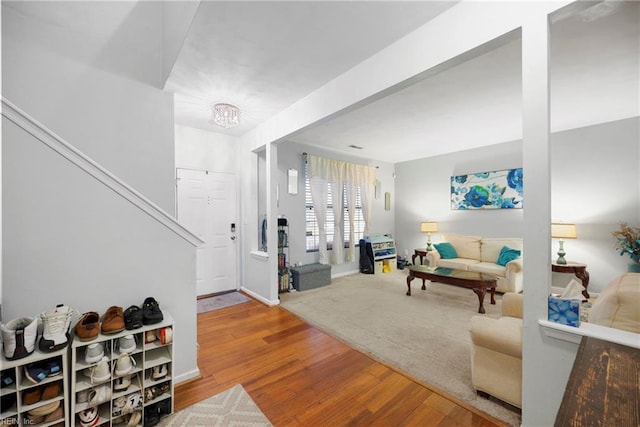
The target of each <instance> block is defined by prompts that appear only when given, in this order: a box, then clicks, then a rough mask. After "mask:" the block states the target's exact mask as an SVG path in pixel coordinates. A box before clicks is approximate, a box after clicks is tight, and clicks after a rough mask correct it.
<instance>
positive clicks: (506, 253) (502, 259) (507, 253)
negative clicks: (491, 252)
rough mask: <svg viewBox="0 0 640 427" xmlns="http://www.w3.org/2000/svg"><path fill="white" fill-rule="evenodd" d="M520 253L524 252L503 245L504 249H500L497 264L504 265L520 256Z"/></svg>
mask: <svg viewBox="0 0 640 427" xmlns="http://www.w3.org/2000/svg"><path fill="white" fill-rule="evenodd" d="M520 254H522V252H521V251H519V250H518V249H511V248H510V247H508V246H503V247H502V249H500V255H498V259H497V260H496V264H498V265H501V266H503V267H504V266H505V265H507V263H508V262H510V261H513V260H514V259H517V258H520Z"/></svg>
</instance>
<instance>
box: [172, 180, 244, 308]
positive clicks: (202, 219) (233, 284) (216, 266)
mask: <svg viewBox="0 0 640 427" xmlns="http://www.w3.org/2000/svg"><path fill="white" fill-rule="evenodd" d="M177 178H178V183H177V188H178V190H177V192H178V196H177V199H178V208H177V211H178V214H177V217H178V221H179V222H180V224H182V225H184V226H185V227H186V228H188V229H189V230H190V231H191V232H192V233H194V234H195V235H196V236H198V237H199V238H201V239H202V240H203V241H204V242H205V243H204V244H203V245H202V246H200V247H199V248H198V250H197V257H196V288H197V294H198V296H201V295H208V294H213V293H218V292H224V291H230V290H236V289H238V278H237V277H238V251H237V247H236V244H237V243H236V242H237V240H236V229H235V227H237V199H236V177H235V175H232V174H227V173H218V172H207V171H199V170H190V169H178V170H177Z"/></svg>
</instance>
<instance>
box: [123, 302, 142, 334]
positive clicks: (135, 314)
mask: <svg viewBox="0 0 640 427" xmlns="http://www.w3.org/2000/svg"><path fill="white" fill-rule="evenodd" d="M142 319H143V313H142V309H141V308H140V307H138V306H137V305H132V306H131V307H129V308H127V309H126V310H125V311H124V326H125V328H127V330H131V329H138V328H142Z"/></svg>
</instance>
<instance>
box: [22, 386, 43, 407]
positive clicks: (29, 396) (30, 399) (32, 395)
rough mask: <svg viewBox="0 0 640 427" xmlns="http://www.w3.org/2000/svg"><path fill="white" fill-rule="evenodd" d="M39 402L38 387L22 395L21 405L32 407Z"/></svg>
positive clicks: (40, 391)
mask: <svg viewBox="0 0 640 427" xmlns="http://www.w3.org/2000/svg"><path fill="white" fill-rule="evenodd" d="M40 400H42V389H41V388H40V387H38V388H34V389H32V390H27V391H25V392H24V393H22V404H23V405H33V404H34V403H36V402H40Z"/></svg>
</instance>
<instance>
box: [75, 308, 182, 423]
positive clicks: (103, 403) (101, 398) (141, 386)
mask: <svg viewBox="0 0 640 427" xmlns="http://www.w3.org/2000/svg"><path fill="white" fill-rule="evenodd" d="M163 315H164V320H163V321H162V322H159V323H156V324H153V325H145V326H143V327H141V328H138V329H133V330H124V331H122V332H118V333H115V334H110V335H105V334H99V335H98V337H97V338H95V339H93V340H90V341H81V340H80V339H79V338H78V337H75V338H74V340H73V342H72V343H71V351H70V353H71V369H70V370H71V376H70V378H71V380H70V382H71V386H70V394H71V396H70V401H71V405H70V408H71V411H70V412H71V413H70V417H69V418H70V424H67V425H71V426H83V425H89V426H99V425H104V426H111V425H120V424H121V425H124V426H135V425H154V423H153V420H151V418H152V417H154V418H158V420H159V418H160V417H162V416H164V415H168V414H170V413H173V388H174V384H173V377H172V371H173V360H174V358H173V329H174V328H173V319H172V318H171V316H170V315H169V314H168V313H167V312H164V311H163ZM128 335H132V336H133V337H134V339H135V349H133V350H131V351H130V352H124V351H120V348H119V345H120V343H122V342H124V341H121V339H122V338H124V337H126V336H128ZM96 343H97V344H100V345H102V348H103V350H104V357H106V362H107V363H108V370H109V377H108V378H105V377H106V375H105V374H104V373H105V372H106V370H105V369H104V363H105V362H104V361H103V360H102V359H100V360H95V359H96V358H90V360H89V362H87V360H86V354H87V350H88V348H89V346H90V345H92V344H96ZM94 350H95V349H94ZM90 354H92V355H93V352H91V353H90ZM127 359H128V360H127ZM119 360H120V361H119ZM101 364H102V366H101V367H99V365H101ZM92 371H93V372H94V375H93V379H92V377H91V372H92ZM123 372H125V373H123ZM92 408H97V411H96V410H94V409H92ZM96 414H97V417H98V418H97V420H94V419H92V417H93V416H96ZM145 417H147V418H149V419H148V420H147V422H145ZM150 421H151V422H150ZM156 424H157V422H156Z"/></svg>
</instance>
